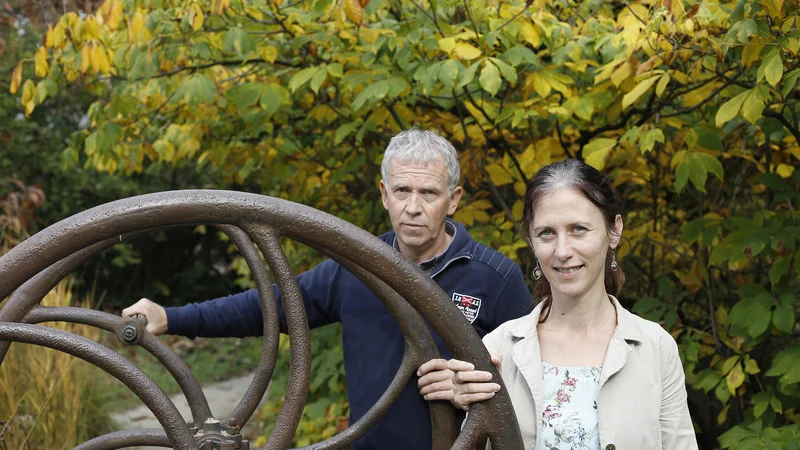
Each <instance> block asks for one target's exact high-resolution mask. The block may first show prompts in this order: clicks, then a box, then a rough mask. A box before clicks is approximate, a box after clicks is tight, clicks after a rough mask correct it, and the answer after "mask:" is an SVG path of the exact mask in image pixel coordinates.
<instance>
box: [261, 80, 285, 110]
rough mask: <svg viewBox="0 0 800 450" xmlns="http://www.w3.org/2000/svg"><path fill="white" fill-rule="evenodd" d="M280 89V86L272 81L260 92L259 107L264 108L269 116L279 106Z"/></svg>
mask: <svg viewBox="0 0 800 450" xmlns="http://www.w3.org/2000/svg"><path fill="white" fill-rule="evenodd" d="M282 90H283V88H282V87H280V86H278V85H277V84H274V83H273V84H270V85H269V86H267V88H266V89H265V90H264V92H263V93H262V94H261V99H260V100H259V103H260V104H261V107H262V108H264V111H266V112H267V114H269V115H270V116H272V115H273V114H275V113H276V112H278V109H280V107H281V91H282Z"/></svg>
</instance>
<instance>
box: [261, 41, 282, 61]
mask: <svg viewBox="0 0 800 450" xmlns="http://www.w3.org/2000/svg"><path fill="white" fill-rule="evenodd" d="M261 57H262V58H264V61H267V62H269V63H274V62H275V60H276V59H278V49H277V48H275V47H273V46H271V45H268V46H266V47H264V48H263V49H261Z"/></svg>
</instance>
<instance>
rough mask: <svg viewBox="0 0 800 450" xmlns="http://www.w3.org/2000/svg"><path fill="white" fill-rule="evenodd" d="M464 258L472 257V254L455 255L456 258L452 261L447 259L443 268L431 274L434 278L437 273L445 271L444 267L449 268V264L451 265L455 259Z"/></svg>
mask: <svg viewBox="0 0 800 450" xmlns="http://www.w3.org/2000/svg"><path fill="white" fill-rule="evenodd" d="M464 258H466V259H472V256H470V255H461V256H457V257H455V258H453V259H451V260H450V261H447V263H446V264H445V265H444V266H442V268H441V269H439V270H437V271H436V273H434V274H432V275H431V278H433V277H435V276H436V275H439V274H440V273H442V271H443V270H444V269H447V266H449V265H450V264H451V263H452V262H453V261H458V260H459V259H464Z"/></svg>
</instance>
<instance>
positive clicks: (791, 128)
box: [764, 109, 800, 142]
mask: <svg viewBox="0 0 800 450" xmlns="http://www.w3.org/2000/svg"><path fill="white" fill-rule="evenodd" d="M764 115H765V116H766V117H772V118H773V119H777V120H778V122H780V123H782V124H783V126H784V127H786V129H787V130H789V132H790V133H792V135H793V136H794V138H795V139H796V140H797V142H800V130H798V129H797V127H795V126H794V125H792V123H791V122H789V121H788V120H787V119H786V117H783V114H778V113H776V112H775V111H773V110H771V109H765V110H764Z"/></svg>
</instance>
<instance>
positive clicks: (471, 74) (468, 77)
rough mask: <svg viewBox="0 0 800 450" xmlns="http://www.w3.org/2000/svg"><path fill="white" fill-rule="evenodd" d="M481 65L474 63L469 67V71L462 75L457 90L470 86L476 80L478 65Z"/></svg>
mask: <svg viewBox="0 0 800 450" xmlns="http://www.w3.org/2000/svg"><path fill="white" fill-rule="evenodd" d="M479 64H480V63H474V64H472V65H471V66H469V67H467V70H465V71H464V73H462V74H461V79H460V80H458V84H457V85H456V89H459V88H463V87H464V86H466V85H468V84H469V83H470V82H472V80H474V79H475V72H476V71H477V70H478V65H479Z"/></svg>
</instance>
